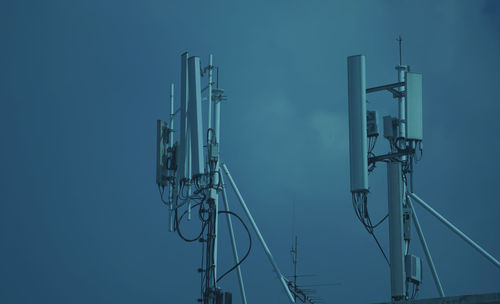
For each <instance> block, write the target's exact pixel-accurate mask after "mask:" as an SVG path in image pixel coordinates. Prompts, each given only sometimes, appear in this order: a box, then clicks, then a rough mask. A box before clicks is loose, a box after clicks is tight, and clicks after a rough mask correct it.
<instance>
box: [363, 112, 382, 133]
mask: <svg viewBox="0 0 500 304" xmlns="http://www.w3.org/2000/svg"><path fill="white" fill-rule="evenodd" d="M366 128H367V129H366V132H367V136H368V137H372V136H378V135H379V131H378V113H377V111H367V112H366Z"/></svg>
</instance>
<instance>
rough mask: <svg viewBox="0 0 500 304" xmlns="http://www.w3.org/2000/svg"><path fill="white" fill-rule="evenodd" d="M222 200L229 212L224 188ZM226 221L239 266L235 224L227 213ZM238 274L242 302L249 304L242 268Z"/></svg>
mask: <svg viewBox="0 0 500 304" xmlns="http://www.w3.org/2000/svg"><path fill="white" fill-rule="evenodd" d="M220 177H221V182H222V184H223V185H224V178H223V177H222V175H221V176H220ZM222 200H223V201H224V207H225V209H226V211H229V203H228V201H227V194H226V188H225V187H222ZM226 220H227V227H228V229H229V236H230V237H231V246H232V248H233V256H234V263H235V264H236V265H237V264H238V263H239V259H238V249H237V248H236V241H235V239H234V231H233V224H232V221H231V216H230V215H229V214H228V213H226ZM236 272H237V274H238V282H239V283H240V293H241V301H242V303H243V304H247V297H246V294H245V285H244V284H243V276H242V275H241V268H240V266H238V267H236Z"/></svg>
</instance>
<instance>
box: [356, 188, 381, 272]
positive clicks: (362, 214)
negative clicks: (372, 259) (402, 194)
mask: <svg viewBox="0 0 500 304" xmlns="http://www.w3.org/2000/svg"><path fill="white" fill-rule="evenodd" d="M359 199H362V200H363V201H362V205H361V208H360V204H359ZM352 203H353V207H354V212H355V213H356V216H357V217H358V219H359V221H360V222H361V224H363V226H364V227H365V229H366V231H367V232H368V233H369V234H370V235H371V236H372V238H373V239H374V240H375V242H376V243H377V246H378V248H379V249H380V251H381V252H382V255H383V256H384V258H385V261H386V262H387V265H389V266H390V262H389V259H388V258H387V255H386V254H385V251H384V249H383V248H382V246H381V245H380V243H379V241H378V239H377V237H376V236H375V232H374V229H375V228H376V227H377V226H379V225H380V224H381V223H382V222H383V221H384V220H385V219H387V218H388V216H389V214H387V215H386V216H384V217H383V218H382V219H381V220H380V221H379V222H378V223H377V224H376V225H373V224H372V221H371V219H370V216H369V214H368V208H367V197H366V193H361V194H359V193H353V194H352ZM365 219H366V221H365Z"/></svg>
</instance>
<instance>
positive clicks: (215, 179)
mask: <svg viewBox="0 0 500 304" xmlns="http://www.w3.org/2000/svg"><path fill="white" fill-rule="evenodd" d="M212 63H213V55H212V54H210V60H209V64H210V66H212ZM211 75H212V70H211V69H210V72H209V77H210V79H209V82H212V81H211V77H212V76H211ZM209 94H210V95H209V98H210V100H211V99H212V87H211V84H210V86H209ZM210 100H209V104H210ZM214 111H215V113H214V114H215V126H214V127H215V142H216V143H217V144H218V143H219V142H220V137H219V133H220V130H219V129H220V103H219V102H218V101H217V100H216V101H215V106H214ZM210 115H211V114H210ZM210 124H211V122H210ZM210 133H211V132H209V134H210ZM219 158H220V156H219V155H217V159H219ZM219 170H220V165H219V161H217V163H216V164H215V171H214V172H211V173H212V174H213V184H214V185H219V174H218V173H217V172H218V171H219ZM215 187H217V186H215ZM210 191H211V192H215V193H214V194H211V195H210V196H211V197H214V203H215V248H214V263H215V265H214V273H215V276H214V277H215V278H216V277H217V267H216V266H217V238H218V234H219V215H218V213H219V195H218V194H217V193H216V192H217V190H216V189H211V190H210ZM215 284H217V282H215Z"/></svg>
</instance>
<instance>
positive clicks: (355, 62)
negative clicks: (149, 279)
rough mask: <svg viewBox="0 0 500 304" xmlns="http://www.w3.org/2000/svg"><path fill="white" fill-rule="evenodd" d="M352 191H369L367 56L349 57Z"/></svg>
mask: <svg viewBox="0 0 500 304" xmlns="http://www.w3.org/2000/svg"><path fill="white" fill-rule="evenodd" d="M347 80H348V81H347V82H348V100H349V156H350V169H351V192H367V191H368V148H367V132H366V71H365V56H363V55H356V56H350V57H348V58H347Z"/></svg>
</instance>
